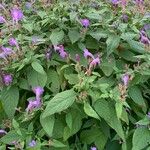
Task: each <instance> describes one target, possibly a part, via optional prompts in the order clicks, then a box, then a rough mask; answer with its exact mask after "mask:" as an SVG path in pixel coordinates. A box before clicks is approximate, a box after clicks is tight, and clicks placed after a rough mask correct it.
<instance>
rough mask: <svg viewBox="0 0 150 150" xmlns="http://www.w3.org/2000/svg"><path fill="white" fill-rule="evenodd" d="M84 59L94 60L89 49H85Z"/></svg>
mask: <svg viewBox="0 0 150 150" xmlns="http://www.w3.org/2000/svg"><path fill="white" fill-rule="evenodd" d="M84 57H85V58H93V59H94V56H93V55H92V54H91V53H90V52H89V51H88V50H87V49H84Z"/></svg>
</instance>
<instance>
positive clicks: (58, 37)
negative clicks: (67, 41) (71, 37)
mask: <svg viewBox="0 0 150 150" xmlns="http://www.w3.org/2000/svg"><path fill="white" fill-rule="evenodd" d="M63 38H64V31H63V30H57V29H56V30H53V31H52V33H51V35H50V40H51V42H52V44H53V45H57V44H59V43H60V42H61V41H62V40H63Z"/></svg>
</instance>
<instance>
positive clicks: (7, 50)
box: [0, 46, 14, 59]
mask: <svg viewBox="0 0 150 150" xmlns="http://www.w3.org/2000/svg"><path fill="white" fill-rule="evenodd" d="M0 48H1V50H2V52H1V53H0V58H3V59H6V57H7V56H9V55H11V54H12V53H14V52H13V50H12V49H11V48H9V47H4V46H1V47H0Z"/></svg>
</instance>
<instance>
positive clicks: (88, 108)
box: [84, 102, 100, 120]
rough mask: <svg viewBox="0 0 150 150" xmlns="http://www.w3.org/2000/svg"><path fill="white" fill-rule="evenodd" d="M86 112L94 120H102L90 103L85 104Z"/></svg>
mask: <svg viewBox="0 0 150 150" xmlns="http://www.w3.org/2000/svg"><path fill="white" fill-rule="evenodd" d="M84 111H85V113H86V114H87V115H88V116H90V117H93V118H96V119H98V120H100V117H99V116H98V115H97V113H96V112H95V110H94V109H93V108H92V107H91V106H90V104H89V103H87V102H85V103H84Z"/></svg>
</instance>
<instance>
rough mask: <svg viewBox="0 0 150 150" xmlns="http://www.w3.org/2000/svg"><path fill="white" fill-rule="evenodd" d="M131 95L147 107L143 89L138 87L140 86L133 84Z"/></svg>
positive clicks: (130, 89)
mask: <svg viewBox="0 0 150 150" xmlns="http://www.w3.org/2000/svg"><path fill="white" fill-rule="evenodd" d="M129 96H130V97H131V98H132V100H133V101H134V102H135V103H137V104H138V105H140V106H142V107H146V105H145V102H144V99H143V96H142V93H141V90H140V89H139V88H138V86H132V87H130V88H129Z"/></svg>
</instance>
